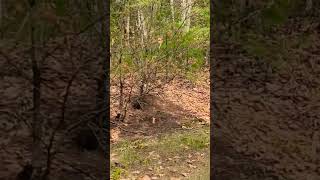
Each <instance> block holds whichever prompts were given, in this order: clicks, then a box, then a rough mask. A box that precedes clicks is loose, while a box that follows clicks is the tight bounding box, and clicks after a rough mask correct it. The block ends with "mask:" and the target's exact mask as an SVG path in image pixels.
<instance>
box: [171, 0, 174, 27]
mask: <svg viewBox="0 0 320 180" xmlns="http://www.w3.org/2000/svg"><path fill="white" fill-rule="evenodd" d="M170 8H171V18H172V22H174V2H173V0H170Z"/></svg>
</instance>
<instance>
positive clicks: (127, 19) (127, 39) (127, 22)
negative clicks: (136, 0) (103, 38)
mask: <svg viewBox="0 0 320 180" xmlns="http://www.w3.org/2000/svg"><path fill="white" fill-rule="evenodd" d="M125 39H126V46H127V47H129V46H130V13H129V14H128V16H127V17H126V37H125Z"/></svg>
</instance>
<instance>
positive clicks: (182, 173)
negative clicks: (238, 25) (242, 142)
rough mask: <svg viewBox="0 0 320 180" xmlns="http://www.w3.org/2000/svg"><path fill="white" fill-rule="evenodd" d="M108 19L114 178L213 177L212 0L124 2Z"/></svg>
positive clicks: (115, 5) (112, 167) (119, 4)
mask: <svg viewBox="0 0 320 180" xmlns="http://www.w3.org/2000/svg"><path fill="white" fill-rule="evenodd" d="M110 20H111V22H110V24H111V26H110V27H111V30H110V34H111V36H110V37H111V40H110V43H111V50H110V52H111V66H110V67H111V71H110V74H111V75H110V82H111V86H110V87H111V89H110V95H111V96H110V97H111V99H110V103H111V104H110V105H111V151H110V155H111V156H110V157H111V179H114V180H118V179H144V180H148V179H150V180H151V179H172V180H174V179H198V178H201V179H209V174H210V172H209V170H210V169H209V137H210V136H209V124H210V123H209V119H210V118H209V98H210V97H209V51H210V49H209V32H210V27H209V23H210V6H209V0H170V1H169V0H130V1H125V0H123V1H122V0H119V1H115V2H114V3H112V4H111V14H110ZM182 152H183V153H182Z"/></svg>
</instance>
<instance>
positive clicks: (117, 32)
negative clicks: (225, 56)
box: [111, 0, 210, 83]
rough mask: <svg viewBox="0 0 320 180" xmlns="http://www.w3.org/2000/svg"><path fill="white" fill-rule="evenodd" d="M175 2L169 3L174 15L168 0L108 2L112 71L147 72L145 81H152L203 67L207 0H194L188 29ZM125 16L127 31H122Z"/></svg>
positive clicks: (123, 74)
mask: <svg viewBox="0 0 320 180" xmlns="http://www.w3.org/2000/svg"><path fill="white" fill-rule="evenodd" d="M179 3H180V2H177V1H175V4H174V5H173V10H174V18H173V16H172V9H171V7H172V6H171V4H170V1H166V0H161V1H156V0H135V1H122V3H112V4H111V5H112V7H111V9H112V10H111V52H112V54H114V55H113V59H112V61H113V63H112V66H113V67H116V68H113V69H114V70H113V71H112V72H111V73H112V74H117V75H119V76H120V75H121V76H126V75H127V74H135V75H137V76H136V77H140V78H144V77H146V76H147V77H148V78H149V79H148V81H150V82H156V81H157V80H159V79H165V78H164V76H171V75H172V74H173V73H176V72H186V71H191V72H194V71H199V70H200V69H201V67H203V65H204V58H205V55H206V51H207V49H208V47H209V31H210V30H209V20H210V14H209V13H210V11H209V0H196V1H194V5H193V7H192V12H191V13H192V14H191V16H192V19H191V22H192V23H191V27H190V30H189V31H188V32H185V31H184V26H185V22H184V20H182V18H181V15H182V11H183V10H182V9H181V5H180V4H179ZM120 4H121V6H120ZM141 14H143V16H141ZM128 17H129V19H128ZM128 20H129V29H130V32H129V33H128V32H126V29H127V28H128ZM139 23H140V24H139ZM143 26H145V27H143ZM128 35H129V36H130V37H129V39H127V38H128ZM119 54H121V55H119ZM120 57H121V59H122V60H121V63H120ZM187 62H188V63H187ZM120 69H125V70H124V71H123V70H121V71H120ZM119 72H121V73H122V74H120V73H119ZM164 72H166V73H164ZM149 73H153V75H152V76H150V75H149ZM170 74H171V75H170ZM145 83H147V82H145Z"/></svg>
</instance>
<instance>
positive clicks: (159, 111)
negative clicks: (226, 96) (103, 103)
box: [111, 72, 210, 180]
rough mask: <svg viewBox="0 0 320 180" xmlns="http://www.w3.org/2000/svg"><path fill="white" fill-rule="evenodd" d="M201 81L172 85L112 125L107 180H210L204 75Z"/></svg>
mask: <svg viewBox="0 0 320 180" xmlns="http://www.w3.org/2000/svg"><path fill="white" fill-rule="evenodd" d="M202 77H204V78H200V79H199V82H198V81H196V82H192V83H191V82H190V81H187V80H182V79H179V80H174V81H173V82H171V83H170V84H167V85H166V86H165V87H164V88H163V89H162V91H161V92H159V93H155V94H151V95H148V96H145V97H144V98H143V101H144V105H143V107H142V109H139V110H137V109H133V108H132V107H129V108H128V112H127V118H126V120H125V122H115V124H117V125H115V126H114V127H113V128H112V130H111V136H112V139H111V141H112V145H111V167H112V168H111V171H112V172H111V173H112V179H144V180H148V179H172V180H174V179H209V174H210V168H209V157H210V150H209V144H210V128H209V126H210V123H209V121H210V116H209V112H210V111H209V107H210V102H209V99H210V86H209V73H208V72H207V73H205V74H203V75H202ZM112 93H115V92H111V96H112ZM111 110H112V117H114V116H115V115H116V110H117V109H116V108H115V107H112V109H111Z"/></svg>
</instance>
